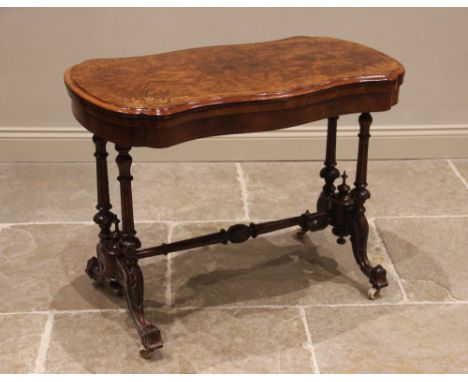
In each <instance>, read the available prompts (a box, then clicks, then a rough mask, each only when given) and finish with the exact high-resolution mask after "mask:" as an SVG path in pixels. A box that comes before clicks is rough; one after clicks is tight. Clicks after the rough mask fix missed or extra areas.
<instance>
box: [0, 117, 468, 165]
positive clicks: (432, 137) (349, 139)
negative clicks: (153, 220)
mask: <svg viewBox="0 0 468 382" xmlns="http://www.w3.org/2000/svg"><path fill="white" fill-rule="evenodd" d="M356 134H357V130H356V127H355V126H353V127H351V126H340V128H339V133H338V144H337V145H338V147H337V151H338V158H339V159H355V157H356V150H357V139H356ZM371 134H372V138H371V145H370V152H369V157H370V158H371V159H411V158H466V157H468V125H429V126H415V125H413V126H378V127H375V128H373V129H372V130H371ZM325 137H326V131H325V129H324V128H323V127H317V126H312V125H303V126H298V127H293V128H289V129H285V130H276V131H268V132H263V133H251V134H241V135H225V136H219V137H211V138H205V139H199V140H195V141H191V142H187V143H184V144H181V145H177V146H173V147H170V148H167V149H158V150H156V149H148V148H136V149H134V150H133V151H132V152H133V154H134V158H135V160H139V161H243V160H249V161H256V160H257V161H267V160H323V156H324V150H325ZM90 138H91V134H90V133H88V132H87V131H85V129H83V128H80V127H49V128H48V127H0V161H59V160H60V161H90V160H93V157H92V152H93V149H94V148H93V145H92V144H91V142H90Z"/></svg>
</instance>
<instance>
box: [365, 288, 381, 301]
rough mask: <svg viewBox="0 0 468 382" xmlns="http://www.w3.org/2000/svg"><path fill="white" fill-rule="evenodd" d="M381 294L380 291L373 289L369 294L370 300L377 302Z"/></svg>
mask: <svg viewBox="0 0 468 382" xmlns="http://www.w3.org/2000/svg"><path fill="white" fill-rule="evenodd" d="M379 294H380V289H377V288H374V287H372V288H370V289H369V291H368V292H367V297H369V300H375V299H376V298H377V297H378V296H379Z"/></svg>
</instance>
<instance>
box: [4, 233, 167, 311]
mask: <svg viewBox="0 0 468 382" xmlns="http://www.w3.org/2000/svg"><path fill="white" fill-rule="evenodd" d="M136 228H137V230H138V235H139V237H140V239H141V240H142V241H143V242H144V243H145V244H146V245H148V246H150V245H156V244H159V243H160V242H161V241H166V238H167V227H166V225H165V224H138V225H137V227H136ZM97 233H98V228H97V227H96V226H94V225H85V224H81V225H80V224H36V225H17V226H12V227H10V228H3V229H2V230H1V231H0V248H1V249H2V254H1V256H0V285H2V287H1V288H0V312H15V311H31V310H47V309H58V310H63V309H95V308H99V309H100V308H115V307H125V303H124V301H123V299H121V298H119V297H117V296H115V295H114V293H113V292H112V291H110V290H109V288H98V287H95V286H93V282H92V281H91V280H90V279H89V278H88V276H87V275H86V274H85V273H84V270H85V266H86V262H87V260H88V259H89V258H90V257H91V256H93V255H94V254H95V245H96V244H95V243H96V241H97ZM141 266H142V269H143V274H144V275H145V277H146V295H145V297H146V299H147V300H148V301H147V304H148V305H149V306H160V305H161V304H164V303H165V273H166V259H165V258H164V256H160V257H155V258H151V259H146V260H144V261H142V262H141ZM12 296H14V298H12Z"/></svg>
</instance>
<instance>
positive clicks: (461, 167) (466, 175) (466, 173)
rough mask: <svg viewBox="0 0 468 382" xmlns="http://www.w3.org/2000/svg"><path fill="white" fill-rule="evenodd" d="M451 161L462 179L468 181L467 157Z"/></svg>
mask: <svg viewBox="0 0 468 382" xmlns="http://www.w3.org/2000/svg"><path fill="white" fill-rule="evenodd" d="M452 163H453V164H454V166H455V168H456V169H457V170H458V172H459V173H460V175H461V176H462V177H463V179H465V181H466V182H468V159H452Z"/></svg>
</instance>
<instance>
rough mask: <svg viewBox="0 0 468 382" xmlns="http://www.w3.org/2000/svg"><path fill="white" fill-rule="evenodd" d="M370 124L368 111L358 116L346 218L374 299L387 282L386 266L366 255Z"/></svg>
mask: <svg viewBox="0 0 468 382" xmlns="http://www.w3.org/2000/svg"><path fill="white" fill-rule="evenodd" d="M371 124H372V117H371V115H370V114H369V113H363V114H361V115H360V117H359V126H360V131H359V150H358V158H357V168H356V180H355V182H354V188H353V190H351V192H350V196H351V198H352V200H353V205H352V206H350V207H348V208H346V209H345V221H346V225H347V227H348V229H349V232H350V234H351V244H352V247H353V253H354V257H355V258H356V262H357V263H358V265H359V267H360V268H361V271H362V272H363V273H364V274H365V275H366V276H367V277H368V278H369V281H370V283H371V284H372V288H371V290H370V291H369V297H370V298H371V299H373V298H375V296H376V294H377V293H378V292H379V290H380V289H381V288H383V287H386V286H387V285H388V282H387V278H386V271H385V269H384V268H383V267H382V266H381V265H377V266H375V267H372V265H371V264H370V262H369V259H368V257H367V238H368V235H369V225H368V223H367V219H366V216H365V211H366V209H365V207H364V203H365V202H366V200H367V199H369V198H370V196H371V194H370V192H369V190H368V189H367V159H368V147H369V138H370V134H369V130H370V126H371Z"/></svg>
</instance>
